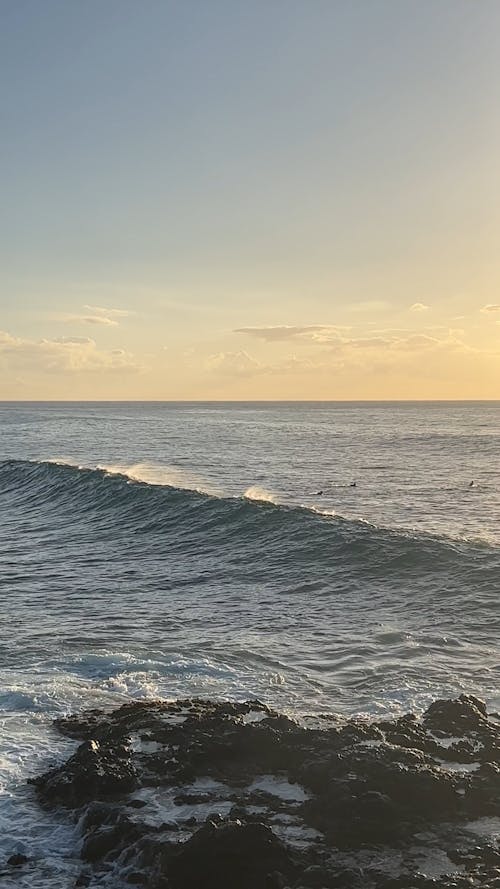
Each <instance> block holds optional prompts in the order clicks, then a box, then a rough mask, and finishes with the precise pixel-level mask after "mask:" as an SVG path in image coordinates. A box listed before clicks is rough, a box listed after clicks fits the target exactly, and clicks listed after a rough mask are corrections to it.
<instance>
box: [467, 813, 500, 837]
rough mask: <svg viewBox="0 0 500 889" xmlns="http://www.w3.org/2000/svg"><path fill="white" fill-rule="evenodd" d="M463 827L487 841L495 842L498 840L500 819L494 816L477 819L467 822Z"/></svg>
mask: <svg viewBox="0 0 500 889" xmlns="http://www.w3.org/2000/svg"><path fill="white" fill-rule="evenodd" d="M465 827H466V829H467V830H470V831H471V832H472V833H475V834H477V835H478V836H480V837H485V838H486V839H488V840H494V841H495V842H498V840H500V818H498V817H496V816H493V817H491V818H477V819H476V820H475V821H469V822H468V823H467V824H466V825H465Z"/></svg>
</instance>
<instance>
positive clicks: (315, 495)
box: [313, 491, 323, 497]
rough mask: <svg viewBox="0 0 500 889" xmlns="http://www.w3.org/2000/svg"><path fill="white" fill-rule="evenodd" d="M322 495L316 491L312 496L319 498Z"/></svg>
mask: <svg viewBox="0 0 500 889" xmlns="http://www.w3.org/2000/svg"><path fill="white" fill-rule="evenodd" d="M322 493H323V491H316V492H315V493H314V494H313V497H321V495H322Z"/></svg>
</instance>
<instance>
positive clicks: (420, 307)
mask: <svg viewBox="0 0 500 889" xmlns="http://www.w3.org/2000/svg"><path fill="white" fill-rule="evenodd" d="M429 309H430V306H426V305H425V303H413V305H411V306H410V312H428V311H429Z"/></svg>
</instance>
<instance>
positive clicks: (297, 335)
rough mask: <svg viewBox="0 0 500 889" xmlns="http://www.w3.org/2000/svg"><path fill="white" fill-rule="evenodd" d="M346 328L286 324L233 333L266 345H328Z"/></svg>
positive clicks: (326, 325) (238, 329) (240, 328)
mask: <svg viewBox="0 0 500 889" xmlns="http://www.w3.org/2000/svg"><path fill="white" fill-rule="evenodd" d="M348 329H349V328H346V327H333V326H332V325H329V324H306V325H303V326H294V325H288V324H281V325H271V326H267V327H238V328H237V329H236V330H235V331H234V333H241V334H244V335H245V336H251V337H254V338H255V339H258V340H265V342H268V343H273V342H274V343H277V342H290V341H293V342H302V343H311V342H314V343H328V342H330V341H332V340H335V339H337V338H338V337H339V336H340V335H341V332H342V331H346V330H348Z"/></svg>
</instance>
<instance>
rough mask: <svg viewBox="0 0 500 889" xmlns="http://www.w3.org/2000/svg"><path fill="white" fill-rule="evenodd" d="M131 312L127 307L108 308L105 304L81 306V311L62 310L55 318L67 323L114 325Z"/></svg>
mask: <svg viewBox="0 0 500 889" xmlns="http://www.w3.org/2000/svg"><path fill="white" fill-rule="evenodd" d="M131 314H132V312H129V311H128V310H127V309H115V308H108V307H106V306H90V305H85V306H83V311H82V312H64V313H63V314H61V315H58V316H57V318H56V320H58V321H64V322H65V323H67V324H94V325H103V326H106V327H116V326H117V325H118V324H119V323H120V319H122V318H128V317H129V316H130V315H131Z"/></svg>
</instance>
